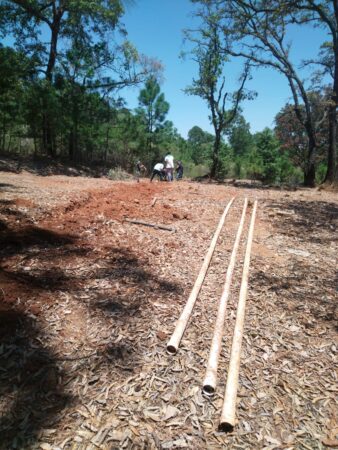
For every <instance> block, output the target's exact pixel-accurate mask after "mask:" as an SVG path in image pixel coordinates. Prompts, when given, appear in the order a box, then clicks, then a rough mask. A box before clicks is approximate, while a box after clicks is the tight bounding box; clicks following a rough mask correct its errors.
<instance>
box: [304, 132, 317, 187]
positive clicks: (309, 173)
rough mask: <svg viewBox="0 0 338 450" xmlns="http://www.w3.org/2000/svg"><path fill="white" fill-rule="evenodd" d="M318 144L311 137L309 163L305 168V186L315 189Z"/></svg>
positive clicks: (306, 163)
mask: <svg viewBox="0 0 338 450" xmlns="http://www.w3.org/2000/svg"><path fill="white" fill-rule="evenodd" d="M315 150H316V144H315V140H314V139H312V138H311V136H309V144H308V154H307V161H306V162H305V167H304V186H305V187H315V184H316V167H315V163H314V156H315Z"/></svg>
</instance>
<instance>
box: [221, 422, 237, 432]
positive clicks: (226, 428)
mask: <svg viewBox="0 0 338 450" xmlns="http://www.w3.org/2000/svg"><path fill="white" fill-rule="evenodd" d="M218 429H219V431H223V432H224V433H231V432H232V431H234V426H233V425H232V424H231V423H229V422H221V423H220V424H219V426H218Z"/></svg>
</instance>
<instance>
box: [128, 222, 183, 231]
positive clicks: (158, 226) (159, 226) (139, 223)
mask: <svg viewBox="0 0 338 450" xmlns="http://www.w3.org/2000/svg"><path fill="white" fill-rule="evenodd" d="M124 221H125V222H129V223H133V224H135V225H144V226H146V227H152V228H156V229H159V230H166V231H176V229H175V228H171V227H167V226H165V225H157V224H156V223H148V222H143V221H142V220H134V219H124Z"/></svg>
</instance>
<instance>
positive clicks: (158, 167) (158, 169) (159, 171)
mask: <svg viewBox="0 0 338 450" xmlns="http://www.w3.org/2000/svg"><path fill="white" fill-rule="evenodd" d="M163 174H164V165H163V164H162V163H157V164H155V165H154V168H153V173H152V174H151V178H150V182H152V181H153V178H154V177H155V176H156V175H157V176H158V177H159V179H160V180H161V181H162V180H163Z"/></svg>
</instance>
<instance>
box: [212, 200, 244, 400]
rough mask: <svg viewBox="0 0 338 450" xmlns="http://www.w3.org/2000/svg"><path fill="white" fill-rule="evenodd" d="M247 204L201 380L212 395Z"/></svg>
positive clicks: (238, 231) (232, 254)
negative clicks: (202, 379) (205, 368)
mask: <svg viewBox="0 0 338 450" xmlns="http://www.w3.org/2000/svg"><path fill="white" fill-rule="evenodd" d="M247 206H248V199H247V198H246V199H245V201H244V206H243V211H242V216H241V220H240V223H239V226H238V230H237V235H236V239H235V243H234V246H233V249H232V253H231V257H230V262H229V265H228V269H227V273H226V278H225V283H224V287H223V292H222V296H221V298H220V301H219V306H218V312H217V317H216V323H215V328H214V335H213V338H212V341H211V347H210V353H209V360H208V366H207V370H206V373H205V377H204V381H203V392H204V393H205V394H208V395H213V394H214V392H215V389H216V384H217V367H218V360H219V355H220V353H221V348H222V338H223V328H224V321H225V312H226V308H227V303H228V298H229V295H230V286H231V280H232V274H233V272H234V268H235V262H236V255H237V252H238V247H239V243H240V240H241V235H242V231H243V226H244V221H245V213H246V209H247Z"/></svg>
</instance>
